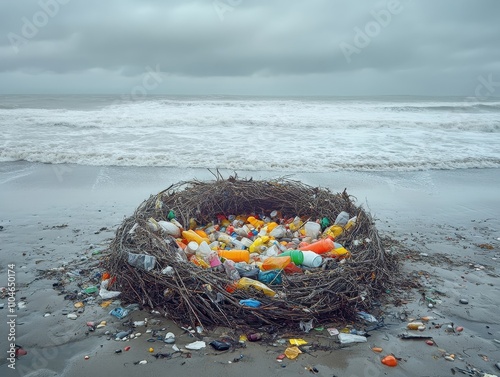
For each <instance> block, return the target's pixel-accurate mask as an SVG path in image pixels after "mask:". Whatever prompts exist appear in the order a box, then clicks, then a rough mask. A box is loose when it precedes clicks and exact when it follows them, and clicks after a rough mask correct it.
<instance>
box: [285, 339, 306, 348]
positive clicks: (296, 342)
mask: <svg viewBox="0 0 500 377" xmlns="http://www.w3.org/2000/svg"><path fill="white" fill-rule="evenodd" d="M288 341H289V342H290V344H291V345H292V346H302V345H304V344H307V342H306V341H305V340H304V339H289V340H288Z"/></svg>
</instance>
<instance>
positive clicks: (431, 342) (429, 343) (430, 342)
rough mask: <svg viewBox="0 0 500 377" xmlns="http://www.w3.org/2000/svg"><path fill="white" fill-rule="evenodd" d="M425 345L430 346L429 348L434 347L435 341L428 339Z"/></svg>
mask: <svg viewBox="0 0 500 377" xmlns="http://www.w3.org/2000/svg"><path fill="white" fill-rule="evenodd" d="M425 344H427V345H429V346H433V345H434V341H432V340H430V339H428V340H426V341H425Z"/></svg>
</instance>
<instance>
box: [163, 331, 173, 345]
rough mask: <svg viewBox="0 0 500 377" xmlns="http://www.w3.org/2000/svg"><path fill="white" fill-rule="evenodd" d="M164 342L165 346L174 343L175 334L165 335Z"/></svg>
mask: <svg viewBox="0 0 500 377" xmlns="http://www.w3.org/2000/svg"><path fill="white" fill-rule="evenodd" d="M164 342H165V343H167V344H172V343H175V334H174V333H173V332H168V333H166V334H165V339H164Z"/></svg>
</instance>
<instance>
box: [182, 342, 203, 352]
mask: <svg viewBox="0 0 500 377" xmlns="http://www.w3.org/2000/svg"><path fill="white" fill-rule="evenodd" d="M206 346H207V344H206V343H205V342H204V341H202V340H197V341H196V342H193V343H189V344H186V345H185V346H184V347H185V348H186V349H188V350H201V349H202V348H205V347H206Z"/></svg>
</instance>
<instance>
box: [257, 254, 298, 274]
mask: <svg viewBox="0 0 500 377" xmlns="http://www.w3.org/2000/svg"><path fill="white" fill-rule="evenodd" d="M291 262H292V258H291V257H290V256H284V257H269V258H267V259H266V260H265V261H264V263H262V266H260V269H261V270H262V271H269V270H281V269H283V268H285V267H286V266H288V265H289V264H290V263H291Z"/></svg>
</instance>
